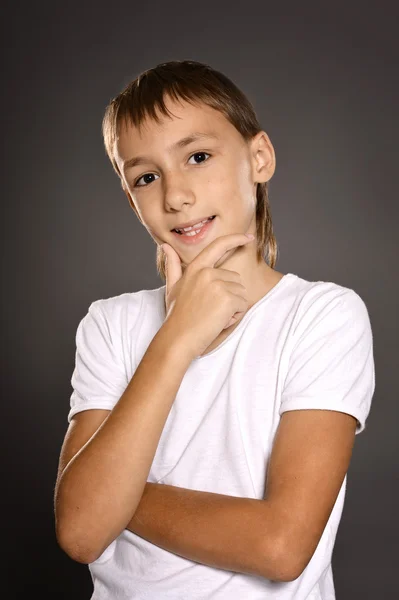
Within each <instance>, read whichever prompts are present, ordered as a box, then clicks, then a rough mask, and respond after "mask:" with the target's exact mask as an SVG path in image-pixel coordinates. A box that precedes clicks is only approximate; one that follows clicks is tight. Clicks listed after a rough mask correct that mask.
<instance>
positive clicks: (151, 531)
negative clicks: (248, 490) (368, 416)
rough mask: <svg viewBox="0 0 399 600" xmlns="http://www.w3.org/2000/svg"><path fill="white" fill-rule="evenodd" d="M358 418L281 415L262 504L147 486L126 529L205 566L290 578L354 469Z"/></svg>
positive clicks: (312, 548) (328, 412) (310, 549)
mask: <svg viewBox="0 0 399 600" xmlns="http://www.w3.org/2000/svg"><path fill="white" fill-rule="evenodd" d="M355 427H356V419H355V418H354V417H353V416H352V415H349V414H347V413H342V412H338V411H331V410H297V411H287V412H285V413H283V415H282V417H281V419H280V423H279V427H278V430H277V433H276V436H275V440H274V444H273V449H272V453H271V457H270V463H269V469H268V475H267V481H266V490H265V496H264V499H263V500H256V499H251V498H237V497H233V496H225V495H222V494H215V493H210V492H200V491H197V490H189V489H185V488H179V487H175V486H170V485H162V484H152V483H147V484H146V487H145V490H144V493H143V496H142V498H141V501H140V503H139V506H138V508H137V510H136V513H135V515H134V516H133V518H132V520H131V521H130V522H129V524H128V525H127V529H129V530H130V531H132V532H133V533H136V534H137V535H139V536H140V537H143V538H145V539H147V540H148V541H150V542H152V543H153V544H155V545H158V546H160V547H161V548H164V549H166V550H168V551H170V552H173V553H175V554H178V555H180V556H183V557H185V558H188V559H190V560H193V561H197V562H200V563H202V564H205V565H209V566H213V567H216V568H221V569H228V570H231V571H236V572H241V573H248V574H256V575H261V576H263V577H265V578H267V579H271V580H274V581H292V580H294V579H296V578H297V577H299V575H300V574H301V573H302V571H303V570H304V569H305V567H306V566H307V564H308V563H309V561H310V560H311V558H312V556H313V554H314V551H315V549H316V547H317V545H318V543H319V541H320V538H321V536H322V533H323V531H324V528H325V526H326V524H327V521H328V519H329V516H330V514H331V511H332V509H333V507H334V504H335V501H336V499H337V496H338V493H339V490H340V488H341V486H342V483H343V480H344V477H345V475H346V472H347V470H348V468H349V464H350V459H351V455H352V449H353V444H354V439H355Z"/></svg>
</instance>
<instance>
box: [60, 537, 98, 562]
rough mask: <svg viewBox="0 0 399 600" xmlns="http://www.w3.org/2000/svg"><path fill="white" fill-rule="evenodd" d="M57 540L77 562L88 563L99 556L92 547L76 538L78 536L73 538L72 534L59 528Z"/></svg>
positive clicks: (62, 548)
mask: <svg viewBox="0 0 399 600" xmlns="http://www.w3.org/2000/svg"><path fill="white" fill-rule="evenodd" d="M56 540H57V544H58V545H59V547H60V548H61V550H63V551H64V552H65V554H67V555H68V556H69V558H71V559H72V560H74V561H75V562H78V563H81V564H84V565H88V564H90V563H92V562H94V561H95V560H97V558H98V556H97V555H96V553H95V552H93V550H92V549H91V548H89V547H88V546H87V545H84V544H82V543H79V541H77V540H76V537H75V538H73V536H71V535H70V534H69V535H67V534H65V533H64V532H60V531H59V530H58V529H56Z"/></svg>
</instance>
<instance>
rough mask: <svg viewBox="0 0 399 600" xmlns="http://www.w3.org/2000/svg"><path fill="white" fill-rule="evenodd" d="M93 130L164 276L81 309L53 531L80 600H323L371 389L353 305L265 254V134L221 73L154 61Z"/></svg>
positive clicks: (368, 337) (268, 154) (366, 347)
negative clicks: (80, 583)
mask: <svg viewBox="0 0 399 600" xmlns="http://www.w3.org/2000/svg"><path fill="white" fill-rule="evenodd" d="M103 134H104V142H105V147H106V150H107V153H108V156H109V158H110V160H111V163H112V165H113V167H114V169H115V171H116V173H117V174H118V176H119V177H120V181H121V184H122V187H123V189H124V191H125V193H126V196H127V198H128V201H129V203H130V205H131V207H132V209H133V210H134V211H135V214H136V215H137V217H138V219H139V220H140V222H141V223H142V225H144V227H145V228H146V229H147V231H148V232H149V234H150V235H151V237H152V239H153V240H154V241H155V243H156V244H157V267H158V271H159V273H160V275H161V277H162V278H163V279H164V280H165V282H166V285H165V286H162V287H160V288H157V289H155V290H141V291H139V292H135V293H125V294H121V295H120V296H116V297H113V298H108V299H101V300H97V301H95V302H93V303H92V304H91V305H90V307H89V311H88V313H87V314H86V316H85V317H84V318H83V319H82V321H81V322H80V324H79V327H78V331H77V335H76V343H77V352H76V367H75V371H74V373H73V376H72V385H73V388H74V391H73V393H72V396H71V410H70V412H69V415H68V421H69V428H68V431H67V433H66V436H65V440H64V444H63V447H62V450H61V456H60V464H59V470H58V475H57V483H56V490H55V516H56V532H57V539H58V541H59V544H60V546H61V547H62V548H63V549H64V551H65V552H66V553H67V554H68V555H69V556H70V557H71V558H73V559H74V560H77V561H79V562H82V563H86V564H88V565H89V569H90V572H91V576H92V579H93V584H94V591H93V595H92V599H93V600H95V599H97V598H98V599H99V598H101V599H111V598H148V597H150V598H154V599H155V598H156V599H161V598H175V599H182V598H185V599H186V598H187V599H190V600H197V599H198V600H199V599H201V600H205V599H210V598H218V599H222V598H223V599H226V600H227V599H228V600H232V599H235V598H237V599H240V600H241V599H243V598H245V599H248V600H250V599H258V598H259V599H260V598H270V599H274V598H278V599H279V600H288V599H294V598H295V599H296V600H301V599H303V600H305V598H306V599H309V598H311V599H312V600H316V599H317V600H320V599H327V598H328V600H331V599H332V598H334V597H335V595H334V583H333V577H332V569H331V557H332V551H333V546H334V542H335V536H336V533H337V528H338V525H339V521H340V518H341V514H342V509H343V501H344V494H345V487H346V473H347V470H348V467H349V464H350V458H351V454H352V449H353V444H354V440H355V435H356V434H359V433H360V432H361V431H363V430H364V428H365V422H366V419H367V416H368V414H369V411H370V407H371V400H372V396H373V392H374V362H373V353H372V332H371V326H370V322H369V318H368V313H367V309H366V307H365V304H364V302H363V300H362V299H361V298H360V297H359V296H358V295H357V294H356V292H354V291H353V290H351V289H349V288H345V287H342V286H340V285H337V284H334V283H332V282H323V281H317V282H310V281H306V280H304V279H302V278H300V277H298V276H297V275H294V274H292V273H288V274H283V273H279V272H278V271H276V270H275V269H274V265H275V262H276V242H275V238H274V235H273V230H272V224H271V215H270V208H269V204H268V194H267V185H268V181H269V180H270V178H271V177H272V175H273V173H274V170H275V153H274V149H273V146H272V144H271V142H270V140H269V138H268V136H267V134H266V132H265V131H263V130H262V129H261V128H260V125H259V123H258V121H257V118H256V115H255V113H254V111H253V108H252V107H251V105H250V103H249V101H248V100H247V99H246V97H245V96H244V94H243V93H242V92H241V91H240V90H239V89H238V88H237V87H236V86H235V85H234V84H233V83H232V82H231V81H230V80H229V79H228V78H226V76H224V75H223V74H222V73H220V72H217V71H215V70H213V69H211V67H209V66H208V65H203V64H201V63H197V62H194V61H181V62H178V61H174V62H170V63H164V64H161V65H158V66H157V67H156V68H155V69H151V70H149V71H147V72H145V73H143V74H142V75H140V76H139V77H138V78H137V79H136V80H134V81H133V82H131V84H129V85H128V86H127V87H126V88H125V90H123V92H121V94H119V96H117V97H116V98H115V99H114V100H113V101H112V102H111V103H110V105H109V106H108V107H107V110H106V113H105V117H104V122H103ZM199 157H200V161H199V162H196V161H193V159H195V158H199ZM202 159H203V160H202ZM149 178H151V180H150V181H149ZM188 226H194V227H193V228H190V229H188V230H187V227H188ZM185 230H186V231H185ZM245 234H253V235H254V236H255V238H254V239H253V240H251V239H250V238H248V237H246V235H245ZM161 246H163V248H164V252H165V256H164V255H163V253H162V248H161ZM266 255H267V258H266ZM165 258H166V263H165ZM267 261H268V262H267Z"/></svg>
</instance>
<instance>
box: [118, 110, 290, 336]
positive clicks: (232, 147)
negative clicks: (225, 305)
mask: <svg viewBox="0 0 399 600" xmlns="http://www.w3.org/2000/svg"><path fill="white" fill-rule="evenodd" d="M166 106H167V108H168V109H169V111H170V112H171V113H172V117H167V116H164V115H161V114H160V113H159V116H160V118H161V122H160V123H159V124H158V123H156V122H155V121H154V120H152V119H150V118H147V119H146V120H145V121H144V123H143V125H142V127H141V130H139V129H138V128H136V127H134V125H132V124H129V125H128V126H127V127H126V128H125V127H122V128H121V130H120V134H119V137H118V139H117V141H116V143H115V147H114V154H115V159H116V162H117V164H118V167H119V170H120V173H121V177H122V187H123V189H124V191H125V193H126V196H127V198H128V200H129V203H130V206H131V207H132V209H133V210H134V212H135V213H136V215H137V217H138V219H139V220H140V222H141V223H142V225H144V227H145V228H146V229H147V231H148V233H149V234H150V235H151V237H152V238H153V240H154V241H155V242H156V243H157V244H158V245H160V244H163V243H165V242H166V243H167V244H169V245H170V246H172V248H173V249H174V250H175V251H176V252H177V254H178V255H179V258H180V260H181V263H182V270H183V274H184V270H185V268H186V266H187V265H188V264H190V262H191V261H192V260H193V259H194V258H195V257H196V256H197V255H198V254H199V252H200V251H201V250H202V249H203V248H204V247H205V245H207V244H209V243H210V242H211V241H212V240H213V239H215V237H217V236H222V235H228V234H231V233H247V232H248V233H253V234H254V235H255V236H256V220H255V209H256V186H257V184H258V183H260V182H265V181H268V180H269V179H270V178H271V177H272V176H273V173H274V171H275V166H276V159H275V153H274V148H273V146H272V143H271V142H270V139H269V137H268V136H267V134H266V132H265V131H260V132H259V133H258V134H257V135H256V136H254V137H253V138H252V139H251V140H250V141H249V142H246V141H245V140H244V139H243V138H242V136H241V134H240V133H239V132H238V131H237V130H236V129H235V127H234V126H233V125H232V124H231V123H230V122H229V121H228V120H227V119H226V118H225V117H224V115H223V114H222V113H220V112H219V111H217V110H214V109H213V108H211V107H209V106H207V105H205V104H198V105H192V104H190V103H188V102H186V101H183V100H180V101H178V102H177V101H174V100H172V99H170V98H167V99H166ZM198 131H200V132H204V133H207V132H212V133H214V134H216V135H217V136H218V137H219V140H220V141H217V140H211V139H206V140H199V141H196V142H192V143H191V144H190V145H188V146H186V147H184V148H180V149H178V150H175V151H173V152H171V151H169V150H168V146H170V145H171V144H173V143H174V142H175V141H177V140H179V139H181V138H183V137H184V136H186V135H189V134H190V133H193V132H198ZM199 152H206V153H207V154H201V155H195V153H199ZM138 155H140V156H145V157H148V161H146V163H145V164H140V165H136V166H134V167H128V166H127V165H125V163H126V162H127V161H128V160H129V159H131V158H132V157H135V156H138ZM144 175H146V176H145V177H143V176H144ZM135 184H136V185H135ZM137 184H138V185H137ZM205 215H217V218H216V220H215V223H214V224H213V228H212V231H211V232H209V233H208V236H207V237H206V239H205V240H204V241H203V242H202V243H199V244H197V245H195V246H186V245H185V244H183V243H181V242H179V241H178V240H176V239H175V236H174V234H173V233H172V232H171V231H170V230H171V228H172V227H176V226H177V225H178V224H179V223H182V222H183V223H184V222H186V221H190V220H192V219H195V218H198V217H203V216H205ZM220 266H223V269H231V270H233V271H236V272H237V273H239V274H240V276H241V283H242V285H244V287H245V288H246V290H247V293H248V300H249V306H248V309H249V308H250V307H251V306H252V305H253V304H255V303H256V302H258V300H260V299H261V298H262V297H263V296H264V295H265V294H266V293H267V292H268V291H269V290H270V289H271V288H272V287H274V286H275V285H276V283H277V282H278V281H279V280H280V279H281V278H282V277H283V273H280V272H278V271H276V270H274V269H272V268H270V267H269V266H268V265H267V263H266V262H265V261H264V260H261V261H260V262H258V261H257V257H256V244H255V243H254V244H247V245H245V246H242V247H238V248H235V249H233V250H231V251H230V252H228V253H227V254H226V255H225V256H224V257H223V258H222V259H221V260H219V261H218V263H217V267H220ZM237 325H238V323H236V324H234V325H233V326H231V327H229V328H228V330H224V333H223V334H222V335H221V336H220V337H223V336H224V335H226V332H227V333H230V332H231V331H232V330H233V329H234V327H235V326H237ZM215 342H217V340H215Z"/></svg>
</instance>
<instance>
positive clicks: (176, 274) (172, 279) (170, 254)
mask: <svg viewBox="0 0 399 600" xmlns="http://www.w3.org/2000/svg"><path fill="white" fill-rule="evenodd" d="M162 249H163V251H164V254H165V274H166V295H168V294H169V293H170V291H171V290H172V288H173V286H174V285H175V283H177V282H178V281H179V279H180V278H181V276H182V274H183V270H182V267H181V261H180V257H179V255H178V254H177V252H176V251H175V249H174V248H172V246H170V245H169V244H163V245H162Z"/></svg>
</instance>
